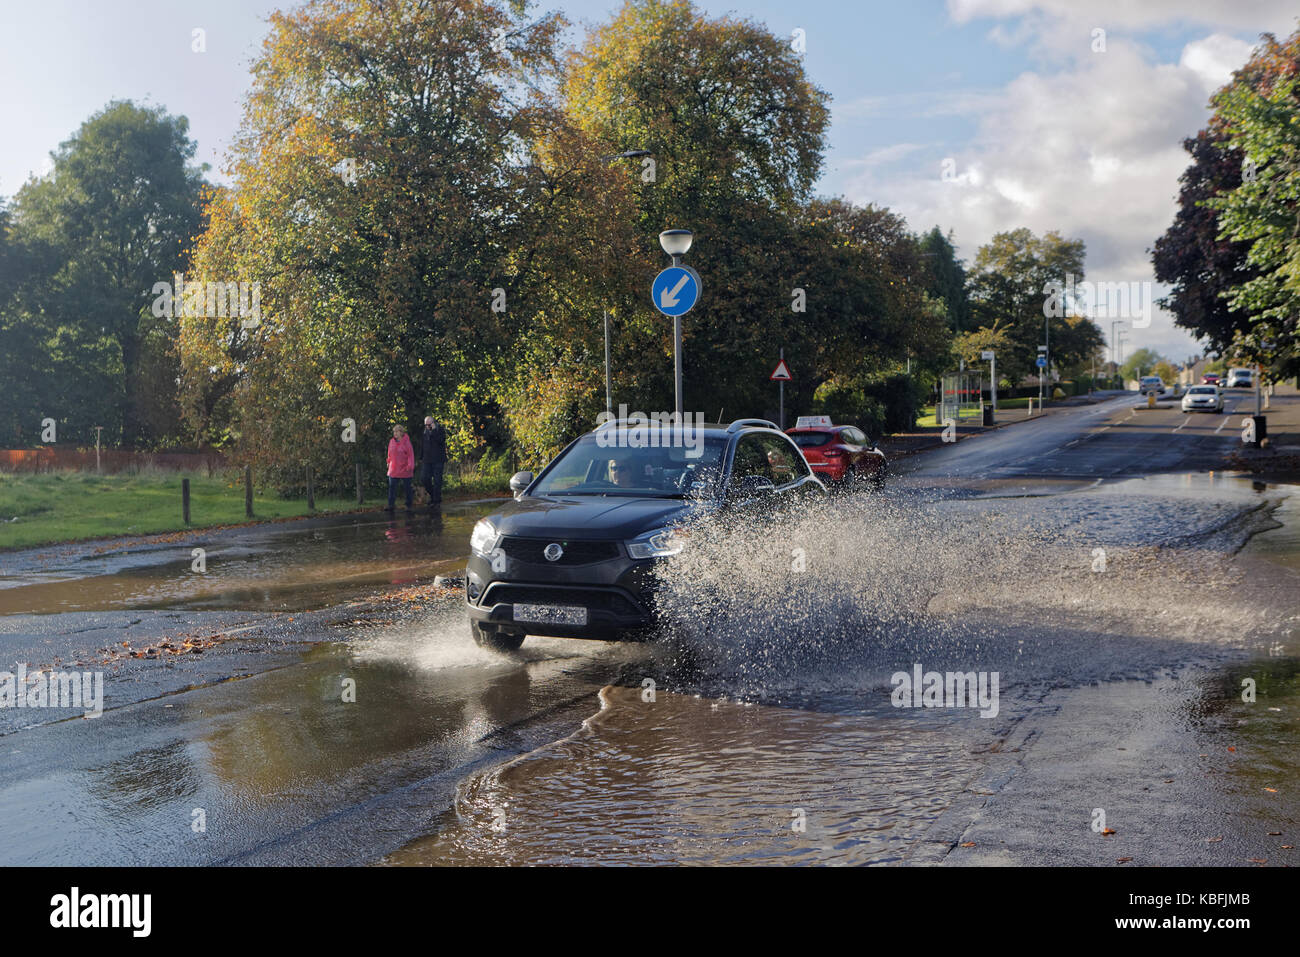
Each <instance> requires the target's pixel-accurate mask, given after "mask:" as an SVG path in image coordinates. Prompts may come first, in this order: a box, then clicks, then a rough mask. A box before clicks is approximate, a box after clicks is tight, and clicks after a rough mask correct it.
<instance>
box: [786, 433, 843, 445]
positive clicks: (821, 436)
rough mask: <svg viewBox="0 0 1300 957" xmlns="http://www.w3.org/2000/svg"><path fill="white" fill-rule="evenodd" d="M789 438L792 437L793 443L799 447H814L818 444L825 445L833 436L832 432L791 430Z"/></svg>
mask: <svg viewBox="0 0 1300 957" xmlns="http://www.w3.org/2000/svg"><path fill="white" fill-rule="evenodd" d="M790 438H792V439H794V444H795V445H797V446H799V448H801V449H815V448H816V447H817V446H819V445H826V444H827V443H828V442H830V441H831V439H833V438H835V433H834V432H792V433H790Z"/></svg>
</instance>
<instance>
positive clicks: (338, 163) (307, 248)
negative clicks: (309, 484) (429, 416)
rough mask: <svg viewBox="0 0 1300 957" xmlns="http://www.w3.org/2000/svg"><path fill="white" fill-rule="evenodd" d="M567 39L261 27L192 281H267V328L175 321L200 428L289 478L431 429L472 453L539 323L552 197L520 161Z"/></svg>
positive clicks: (507, 24) (479, 7) (511, 22)
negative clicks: (425, 422)
mask: <svg viewBox="0 0 1300 957" xmlns="http://www.w3.org/2000/svg"><path fill="white" fill-rule="evenodd" d="M562 26H563V21H562V20H560V19H559V18H558V17H556V16H546V17H542V18H540V19H531V18H529V17H528V16H526V15H525V13H524V11H523V8H522V4H515V3H511V4H509V5H505V4H501V3H494V2H488V0H431V2H428V3H420V4H410V3H388V2H381V0H365V2H356V3H354V2H344V0H314V2H309V3H307V4H305V5H303V6H302V7H299V8H296V9H295V10H294V11H293V12H292V13H276V14H274V15H273V16H272V17H271V29H270V33H269V35H268V37H267V39H266V41H265V43H264V45H263V49H262V53H261V55H260V57H259V58H258V59H257V61H256V62H255V64H254V67H253V77H254V79H253V88H252V92H251V94H250V96H249V98H248V102H247V104H246V108H245V113H244V118H243V123H242V126H241V130H240V133H239V136H238V138H237V140H236V142H235V144H234V148H233V151H232V155H231V158H230V175H231V177H232V180H233V183H234V185H233V187H232V189H231V190H230V191H229V192H228V193H225V192H222V193H217V194H215V195H214V196H213V199H212V204H211V206H210V210H211V218H212V226H211V228H210V229H209V230H208V232H207V233H206V234H205V236H204V238H203V242H202V243H201V245H200V247H199V249H198V251H197V254H196V268H195V270H194V276H193V278H195V279H199V280H204V281H208V280H216V281H223V280H224V281H237V280H249V281H256V282H258V283H259V284H260V291H261V313H262V315H261V319H260V322H259V323H258V324H256V325H251V326H250V324H249V323H248V322H246V321H245V320H244V319H242V318H235V319H231V318H228V317H226V318H222V317H212V316H201V317H190V316H187V317H185V318H184V319H183V324H184V331H183V337H182V343H181V345H182V355H183V357H184V360H185V382H186V411H187V415H188V417H189V421H190V422H191V424H192V425H193V426H194V427H195V428H196V429H197V430H199V431H200V432H202V433H203V434H204V435H205V436H206V437H208V438H209V439H211V440H218V439H220V438H222V437H223V436H226V435H227V434H228V435H229V437H231V438H236V439H238V440H239V441H240V443H241V447H242V448H243V449H244V450H245V451H246V452H248V453H249V454H250V455H252V456H253V457H254V458H255V459H256V460H257V461H259V462H261V463H263V464H265V465H267V466H268V467H270V466H274V467H277V468H279V469H280V471H281V473H282V474H283V475H285V476H288V475H290V474H296V472H297V471H298V467H299V465H300V464H302V463H314V464H316V465H317V466H318V469H319V470H321V471H322V472H324V473H326V474H328V475H333V476H340V477H341V476H344V475H346V474H347V473H348V472H349V471H350V469H347V468H345V466H346V465H347V464H348V462H349V460H350V459H351V458H352V457H353V456H354V454H355V455H359V456H361V457H363V458H366V459H369V460H371V461H375V462H381V461H382V456H383V447H384V442H385V440H386V437H387V435H388V433H389V426H390V425H391V424H392V423H394V422H400V423H403V424H406V425H407V426H408V428H410V429H411V430H414V429H416V427H417V426H418V424H419V422H420V420H421V419H422V418H423V416H424V415H425V414H426V413H433V414H434V415H436V416H438V417H440V418H442V419H443V420H444V421H447V422H448V423H449V425H450V431H451V448H452V451H453V452H456V451H460V452H464V451H466V450H468V449H470V448H472V447H473V446H474V445H475V443H476V442H477V441H479V439H480V436H478V435H476V434H475V430H474V428H473V427H472V423H473V422H475V421H478V422H483V421H484V420H490V419H491V418H492V413H491V409H490V408H489V406H490V404H491V403H492V402H493V401H494V399H493V396H494V394H495V393H496V392H497V389H496V388H495V383H496V381H497V379H498V378H499V377H500V376H501V375H503V368H504V365H505V363H506V360H507V358H508V357H509V355H510V350H509V348H508V345H509V344H510V343H511V342H514V341H516V340H518V339H519V338H520V337H522V336H524V335H526V334H527V328H528V326H527V321H528V318H529V315H530V313H531V311H532V309H533V306H532V305H531V304H530V303H529V301H528V297H529V285H528V280H529V276H530V272H529V268H530V260H531V256H532V253H533V249H534V247H533V246H532V245H531V244H530V240H535V239H536V238H537V236H538V230H537V223H538V222H539V220H541V219H544V217H545V215H546V212H547V210H548V208H550V206H551V205H552V204H553V202H554V196H553V195H552V192H551V191H550V190H549V188H548V186H547V181H546V177H545V176H544V175H542V172H541V170H540V168H539V166H538V164H537V163H536V162H535V161H534V158H533V155H532V154H533V146H534V144H535V143H536V142H537V141H538V140H539V139H541V138H543V137H544V134H545V132H546V130H547V128H548V127H551V126H557V125H559V124H560V122H561V121H560V117H559V116H558V115H557V114H556V111H555V110H554V108H553V107H552V105H551V104H550V103H549V101H548V99H547V96H546V94H545V91H544V89H545V87H546V86H547V85H548V84H550V85H553V84H554V82H555V71H556V69H557V67H558V63H557V60H556V58H555V54H554V48H555V43H556V39H557V36H558V33H559V31H560V30H561V29H562ZM214 384H215V386H216V387H215V388H214ZM227 413H228V415H227ZM345 419H351V420H352V421H353V422H354V423H355V429H356V439H357V444H356V445H352V446H349V445H348V444H347V443H346V442H345V441H344V438H343V437H344V435H345V433H344V425H343V422H344V420H345ZM353 450H356V452H355V453H354V451H353ZM286 481H287V479H286Z"/></svg>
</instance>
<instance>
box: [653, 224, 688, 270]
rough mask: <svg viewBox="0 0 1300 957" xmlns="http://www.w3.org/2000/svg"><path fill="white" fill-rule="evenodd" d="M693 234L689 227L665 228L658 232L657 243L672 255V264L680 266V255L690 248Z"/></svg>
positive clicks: (683, 254)
mask: <svg viewBox="0 0 1300 957" xmlns="http://www.w3.org/2000/svg"><path fill="white" fill-rule="evenodd" d="M694 239H695V234H694V233H692V232H691V231H690V230H689V229H665V230H664V231H663V232H662V233H660V234H659V245H660V246H662V247H663V250H664V252H666V253H667V254H668V255H669V256H672V257H673V265H674V266H680V265H681V264H682V257H683V256H685V255H686V254H687V253H688V252H690V249H691V242H692V241H693V240H694Z"/></svg>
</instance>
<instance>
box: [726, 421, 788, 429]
mask: <svg viewBox="0 0 1300 957" xmlns="http://www.w3.org/2000/svg"><path fill="white" fill-rule="evenodd" d="M750 426H754V427H755V428H760V429H775V430H776V431H778V432H780V431H781V427H780V426H779V425H777V424H776V423H775V422H771V421H769V420H767V419H736V421H734V422H732V423H731V425H729V426H727V431H728V432H736V431H739V430H740V429H744V428H748V427H750Z"/></svg>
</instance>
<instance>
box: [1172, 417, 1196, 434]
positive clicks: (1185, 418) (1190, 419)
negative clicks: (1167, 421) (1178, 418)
mask: <svg viewBox="0 0 1300 957" xmlns="http://www.w3.org/2000/svg"><path fill="white" fill-rule="evenodd" d="M1190 421H1192V417H1191V414H1190V413H1188V414H1187V415H1186V416H1185V417H1184V419H1183V424H1182V425H1180V426H1179V427H1178V428H1176V429H1174V431H1175V432H1181V431H1182V430H1183V429H1185V428H1186V427H1187V423H1188V422H1190Z"/></svg>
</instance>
